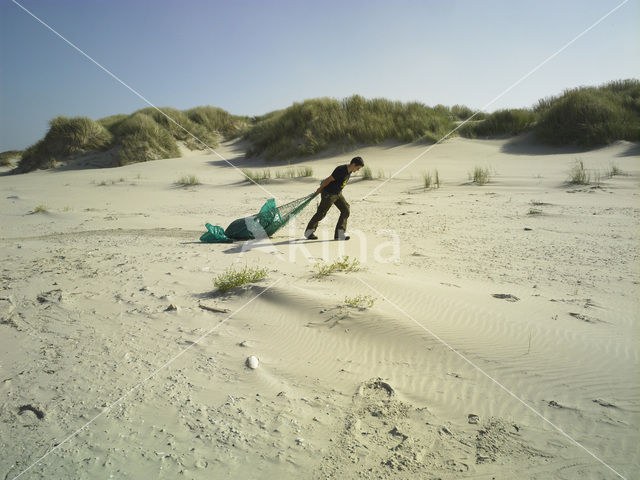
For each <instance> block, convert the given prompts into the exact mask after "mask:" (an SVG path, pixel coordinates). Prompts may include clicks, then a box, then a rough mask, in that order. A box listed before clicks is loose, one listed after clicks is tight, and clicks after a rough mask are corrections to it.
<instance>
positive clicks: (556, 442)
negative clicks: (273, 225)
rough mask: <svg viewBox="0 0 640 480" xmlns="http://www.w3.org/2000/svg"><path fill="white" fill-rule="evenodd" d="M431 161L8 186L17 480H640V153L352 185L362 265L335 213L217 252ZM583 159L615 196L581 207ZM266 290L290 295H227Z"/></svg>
mask: <svg viewBox="0 0 640 480" xmlns="http://www.w3.org/2000/svg"><path fill="white" fill-rule="evenodd" d="M424 151H425V146H421V145H396V144H385V145H382V146H379V147H368V148H362V149H360V150H358V151H357V152H349V153H343V154H336V155H333V156H325V157H317V158H312V159H305V160H304V161H303V162H302V163H300V164H296V165H309V166H312V167H313V172H314V178H307V179H293V180H292V179H289V180H279V179H273V180H271V181H270V182H269V183H266V184H264V185H262V187H263V188H260V187H257V186H255V185H249V184H247V183H246V182H243V181H242V177H241V175H240V174H239V173H238V172H237V171H236V170H234V169H232V168H231V167H229V166H228V165H227V164H226V163H225V162H223V161H222V160H221V159H220V158H219V157H218V156H216V155H214V154H211V153H204V152H200V153H196V154H192V155H189V156H188V157H185V158H179V159H170V160H161V161H155V162H149V163H144V164H135V165H130V166H127V167H120V168H108V169H95V168H85V169H64V168H60V169H58V170H55V169H54V170H49V171H38V172H33V173H29V174H25V175H18V176H2V177H0V189H1V191H2V195H1V197H0V205H1V207H0V225H1V226H0V237H1V238H0V245H1V247H2V250H1V252H2V253H1V255H2V266H1V270H2V271H1V274H0V288H1V291H0V394H1V397H0V398H1V399H2V400H1V402H0V450H1V451H2V455H0V478H6V479H12V478H15V477H16V476H19V475H20V474H22V475H21V476H20V478H37V479H40V478H42V479H69V478H82V479H85V478H86V479H94V478H136V479H138V478H159V479H162V478H166V479H173V478H192V479H211V478H242V479H253V478H255V479H258V478H296V479H298V478H309V479H325V478H326V479H328V478H340V479H342V478H345V479H349V478H370V479H374V478H376V479H377V478H384V479H395V478H398V479H399V478H402V479H424V478H446V479H453V478H540V479H548V478H560V479H570V478H581V479H586V478H594V479H602V478H620V476H622V477H624V478H638V476H640V450H639V447H638V445H640V434H639V431H640V428H639V427H640V388H639V387H640V376H639V375H638V370H639V368H638V367H639V353H640V342H639V339H640V335H639V330H638V321H639V320H640V318H639V317H640V315H639V314H640V308H639V304H640V301H639V300H638V299H639V298H640V295H639V293H640V287H639V281H640V262H639V254H640V242H639V240H640V228H639V223H640V190H639V189H638V187H639V179H640V161H639V160H640V156H639V153H640V151H639V149H638V145H637V144H632V143H628V142H619V143H616V144H614V145H612V146H609V147H606V148H602V149H598V150H592V151H588V152H576V151H570V150H566V149H564V150H558V149H550V148H544V147H537V146H535V145H533V144H531V143H529V141H528V139H527V138H518V139H516V140H515V141H514V140H467V139H461V138H456V139H452V140H449V141H447V142H445V143H443V144H441V145H437V146H436V147H434V148H432V149H431V150H430V151H428V152H427V153H426V154H424V155H423V156H421V157H420V158H419V159H417V160H416V161H415V162H414V163H413V164H412V165H411V166H410V167H409V168H407V169H405V170H403V171H402V172H401V173H400V174H399V175H398V176H397V177H396V178H393V179H390V180H385V179H379V178H377V179H374V180H362V179H361V177H360V176H355V177H353V178H352V180H351V182H350V183H349V185H348V186H347V188H346V189H345V196H346V197H347V199H348V200H349V202H350V203H351V211H352V215H351V218H350V224H349V227H350V228H349V230H350V233H351V235H352V238H351V240H350V241H349V242H333V241H331V238H332V232H333V226H334V223H335V221H336V220H337V210H336V209H334V210H335V211H332V212H331V213H330V214H329V215H328V217H327V218H326V219H325V220H324V221H323V222H322V223H321V227H320V229H319V231H318V234H319V236H320V240H319V241H316V242H303V241H301V240H300V239H301V236H302V232H303V230H304V226H305V224H306V222H307V221H308V219H309V218H310V217H311V215H312V214H313V212H314V209H315V202H314V203H313V204H312V205H311V206H310V207H309V208H308V209H307V210H305V211H304V212H303V213H302V214H301V215H300V217H299V218H298V219H297V221H296V222H293V223H292V224H291V225H290V227H287V228H285V229H283V230H281V231H279V232H277V233H276V235H275V236H274V237H273V238H272V239H271V240H270V241H268V240H267V241H265V240H263V241H257V242H239V243H235V244H201V243H199V242H198V238H199V236H200V235H201V234H202V233H203V232H204V231H205V230H204V224H205V222H211V223H213V224H219V225H222V226H223V227H226V225H228V224H229V223H230V222H231V221H232V220H234V219H235V218H238V217H242V216H245V215H247V214H250V213H254V212H256V211H257V210H258V209H259V207H260V206H261V205H262V203H263V202H264V201H265V200H266V199H267V198H269V197H270V196H275V197H276V198H277V200H278V201H279V202H281V203H284V202H287V201H290V200H293V199H296V198H298V197H301V196H304V195H306V194H308V193H310V192H311V191H313V190H314V189H315V187H316V185H317V184H318V182H319V181H320V180H322V179H323V178H324V177H325V176H327V175H328V174H329V173H330V172H331V170H332V168H333V167H334V166H335V165H337V164H340V163H345V162H347V161H348V160H349V159H350V158H351V157H352V156H353V155H354V154H359V155H361V156H362V157H363V158H364V160H365V162H366V163H367V165H370V166H371V167H372V170H373V173H374V175H379V174H382V173H384V174H386V175H387V176H388V175H390V174H391V173H393V172H394V171H396V170H397V169H399V168H401V167H402V166H403V165H406V164H407V163H409V162H410V161H412V160H413V159H415V158H416V157H417V156H419V155H421V154H422V153H424ZM218 152H219V154H220V155H222V156H223V157H225V158H226V159H228V160H230V161H232V162H234V163H236V164H238V165H239V166H246V165H252V166H258V165H260V162H259V161H255V160H254V161H252V162H251V163H249V162H247V161H246V160H244V159H243V150H242V145H241V144H235V143H226V144H223V145H222V146H221V147H220V149H219V150H218ZM576 159H581V160H582V161H583V162H584V165H585V167H586V168H587V169H589V170H590V171H591V173H592V177H593V178H594V179H595V177H596V176H597V175H598V174H597V172H600V174H599V175H600V183H599V184H598V185H594V184H591V185H585V186H576V185H569V184H567V179H568V177H569V171H570V169H571V167H572V166H573V164H574V162H575V161H576ZM612 165H615V166H616V167H618V168H619V170H621V171H622V173H623V175H616V176H613V177H611V178H609V177H608V176H607V175H606V172H607V171H608V170H609V169H610V168H611V166H612ZM88 166H90V164H88ZM476 166H480V167H487V168H490V169H491V170H492V172H493V175H492V178H491V181H490V182H489V183H488V184H486V185H483V186H479V185H476V184H473V183H472V182H470V181H469V179H468V172H469V171H470V170H472V169H473V168H474V167H476ZM436 169H437V170H438V174H439V177H440V179H441V182H442V184H441V186H440V188H438V189H429V190H425V189H424V188H422V173H423V172H424V171H430V172H432V173H433V172H434V171H435V170H436ZM382 171H383V172H382ZM185 175H196V176H197V177H198V179H199V180H200V182H202V185H198V186H192V187H178V186H176V185H175V184H174V182H176V181H177V180H178V179H180V178H181V177H183V176H185ZM373 189H376V190H375V191H374V192H373V193H371V191H372V190H373ZM270 194H271V195H270ZM39 206H42V207H43V208H37V207H39ZM36 210H40V211H37V212H36ZM345 255H348V256H349V257H350V259H358V260H359V262H360V269H359V270H358V271H355V272H350V273H345V272H337V273H334V274H331V275H329V276H326V277H323V278H318V277H317V276H316V275H315V272H316V268H315V266H314V265H315V264H316V263H317V262H333V261H334V260H336V259H337V258H339V257H341V256H345ZM245 265H247V266H250V267H264V268H267V269H268V273H269V275H268V277H267V278H265V279H263V280H261V281H259V282H256V283H254V284H251V285H246V286H244V287H239V288H237V289H235V290H232V291H231V292H228V293H227V294H220V293H219V292H217V291H216V288H215V287H214V285H213V279H214V277H215V276H216V275H218V274H220V273H221V272H223V271H224V270H226V269H227V268H229V267H231V266H241V267H242V266H245ZM358 295H360V296H362V297H361V299H362V300H363V302H362V306H361V307H352V306H348V305H347V304H346V303H345V297H350V298H353V297H356V296H358ZM371 303H373V305H369V304H371ZM250 355H255V356H256V357H258V358H259V360H260V364H259V366H258V368H256V369H250V368H248V367H247V366H246V365H245V361H246V359H247V357H249V356H250ZM34 462H37V463H34ZM25 469H28V470H27V471H26V472H25ZM23 472H24V473H23ZM616 472H617V473H616ZM618 474H619V475H618Z"/></svg>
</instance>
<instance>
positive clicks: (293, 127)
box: [0, 79, 640, 183]
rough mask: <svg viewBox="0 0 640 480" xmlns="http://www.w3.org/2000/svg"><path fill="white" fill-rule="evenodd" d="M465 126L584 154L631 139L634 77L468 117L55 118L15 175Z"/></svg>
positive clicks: (291, 150) (329, 103) (400, 111)
mask: <svg viewBox="0 0 640 480" xmlns="http://www.w3.org/2000/svg"><path fill="white" fill-rule="evenodd" d="M168 117H170V118H171V120H170V119H169V118H168ZM469 119H471V120H470V121H468V122H467V123H464V125H462V127H461V128H460V129H459V130H458V131H456V132H455V133H454V134H459V135H462V136H466V137H472V138H477V137H492V136H507V135H517V134H520V133H524V132H533V133H534V134H535V138H536V139H537V140H538V141H539V142H542V143H546V144H550V145H556V146H563V145H574V146H579V147H586V148H591V147H596V146H600V145H606V144H609V143H611V142H613V141H616V140H628V141H640V80H637V79H628V80H618V81H614V82H610V83H608V84H605V85H601V86H598V87H580V88H576V89H572V90H566V91H565V92H564V93H562V94H561V95H559V96H556V97H549V98H545V99H541V100H540V101H539V102H538V103H537V105H536V106H535V107H533V108H531V109H522V108H520V109H508V110H499V111H497V112H494V113H491V114H486V113H483V112H476V113H474V112H473V110H472V109H470V108H469V107H466V106H464V105H454V106H453V107H450V108H449V107H446V106H444V105H436V106H435V107H429V106H426V105H423V104H421V103H418V102H411V103H402V102H394V101H391V100H386V99H382V98H376V99H365V98H363V97H361V96H359V95H354V96H351V97H348V98H345V99H343V100H337V99H333V98H316V99H310V100H305V101H303V102H301V103H294V104H293V105H291V106H290V107H288V108H285V109H283V110H276V111H274V112H270V113H268V114H266V115H262V116H259V117H254V118H249V117H244V116H236V115H232V114H230V113H228V112H226V111H224V110H222V109H220V108H217V107H212V106H201V107H195V108H191V109H188V110H184V111H180V110H177V109H174V108H170V107H164V108H160V109H155V108H144V109H142V110H138V111H137V112H133V113H132V114H130V115H124V114H119V115H111V116H108V117H105V118H102V119H99V120H97V121H94V120H91V119H90V118H87V117H74V118H68V117H63V116H59V117H56V118H54V119H52V120H51V122H50V128H49V131H48V132H47V134H46V135H45V137H44V138H43V139H41V140H39V141H38V142H36V143H35V144H34V145H32V146H30V147H29V148H27V149H26V150H25V151H24V152H22V155H21V158H20V160H19V163H18V167H17V169H16V172H18V173H21V172H28V171H31V170H35V169H38V168H51V167H53V166H55V165H56V164H57V163H58V162H64V161H68V160H70V159H71V158H73V157H74V156H76V155H79V154H82V153H85V152H100V151H106V150H110V151H112V152H113V153H114V154H115V155H116V157H117V161H118V164H119V165H127V164H130V163H134V162H144V161H149V160H155V159H161V158H172V157H179V156H180V149H179V145H180V143H179V142H181V143H182V144H184V145H185V146H186V147H187V148H190V149H200V150H202V149H205V148H207V147H211V148H215V147H217V145H218V142H219V141H220V140H221V139H223V138H224V139H232V138H238V137H242V138H243V139H245V140H248V141H249V142H250V144H251V145H250V147H249V149H248V150H247V153H246V156H247V157H252V156H257V155H261V156H263V157H264V158H266V159H268V160H284V159H288V158H292V157H303V156H308V155H314V154H318V153H320V152H324V151H326V150H328V149H330V148H336V149H339V150H340V149H341V150H348V149H352V148H354V147H355V146H356V145H375V144H379V143H381V142H383V141H386V140H395V141H399V142H416V141H422V142H437V141H439V140H440V139H441V138H443V137H444V135H446V134H448V133H450V132H451V131H452V130H454V128H455V125H456V124H459V123H460V122H461V121H465V120H469ZM194 136H195V137H197V139H196V138H194ZM205 144H206V145H205ZM19 154H20V152H15V151H12V152H4V153H2V154H0V164H2V165H9V164H10V159H11V158H17V157H18V156H20V155H19ZM283 175H285V174H283ZM310 175H311V174H309V175H307V176H310ZM298 176H301V175H298ZM378 177H379V178H380V177H381V176H380V175H378ZM278 178H281V177H278ZM282 178H290V177H282ZM291 178H292V177H291ZM363 178H373V174H370V169H369V170H368V171H367V170H365V171H363ZM436 183H437V182H436Z"/></svg>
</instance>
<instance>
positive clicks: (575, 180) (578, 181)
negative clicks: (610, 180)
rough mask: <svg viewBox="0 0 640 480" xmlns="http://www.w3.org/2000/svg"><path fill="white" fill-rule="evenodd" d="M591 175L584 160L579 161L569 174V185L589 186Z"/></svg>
mask: <svg viewBox="0 0 640 480" xmlns="http://www.w3.org/2000/svg"><path fill="white" fill-rule="evenodd" d="M590 182H591V174H590V173H589V172H587V170H586V169H585V168H584V163H583V162H582V160H580V159H577V160H576V162H575V163H574V165H573V167H572V168H571V172H570V173H569V183H570V184H571V185H589V183H590Z"/></svg>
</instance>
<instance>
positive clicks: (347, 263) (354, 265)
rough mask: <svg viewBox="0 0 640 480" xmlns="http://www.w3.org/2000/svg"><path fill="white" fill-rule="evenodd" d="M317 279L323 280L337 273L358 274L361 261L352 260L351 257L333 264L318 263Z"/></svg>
mask: <svg viewBox="0 0 640 480" xmlns="http://www.w3.org/2000/svg"><path fill="white" fill-rule="evenodd" d="M315 268H316V275H315V276H316V277H318V278H322V277H326V276H327V275H331V274H332V273H335V272H347V273H349V272H356V271H358V270H360V261H359V260H358V259H357V258H354V259H350V258H349V256H346V257H344V258H339V259H337V260H335V261H334V262H333V263H320V262H318V263H316V265H315Z"/></svg>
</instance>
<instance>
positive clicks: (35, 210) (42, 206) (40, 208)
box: [33, 205, 47, 213]
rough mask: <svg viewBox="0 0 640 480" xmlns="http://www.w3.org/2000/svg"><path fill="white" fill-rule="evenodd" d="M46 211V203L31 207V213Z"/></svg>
mask: <svg viewBox="0 0 640 480" xmlns="http://www.w3.org/2000/svg"><path fill="white" fill-rule="evenodd" d="M46 211H47V206H46V205H38V206H37V207H36V208H34V209H33V213H40V212H46Z"/></svg>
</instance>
